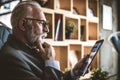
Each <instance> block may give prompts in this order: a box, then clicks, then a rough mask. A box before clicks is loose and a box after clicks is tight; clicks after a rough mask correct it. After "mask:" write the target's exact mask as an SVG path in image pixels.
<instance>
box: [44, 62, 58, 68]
mask: <svg viewBox="0 0 120 80" xmlns="http://www.w3.org/2000/svg"><path fill="white" fill-rule="evenodd" d="M45 66H50V67H53V68H55V69H57V70H60V64H59V61H57V60H46V61H45Z"/></svg>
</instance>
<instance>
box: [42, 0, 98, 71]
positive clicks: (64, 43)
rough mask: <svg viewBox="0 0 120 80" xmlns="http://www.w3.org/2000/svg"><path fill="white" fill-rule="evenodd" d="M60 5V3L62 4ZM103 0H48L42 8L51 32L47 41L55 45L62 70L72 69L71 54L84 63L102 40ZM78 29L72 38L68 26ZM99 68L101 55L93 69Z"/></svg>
mask: <svg viewBox="0 0 120 80" xmlns="http://www.w3.org/2000/svg"><path fill="white" fill-rule="evenodd" d="M58 3H59V4H58ZM98 4H99V1H98V0H65V1H63V0H48V3H47V5H46V6H45V7H44V8H42V9H43V11H44V13H45V16H46V18H47V21H48V22H49V29H50V33H49V35H48V37H47V38H46V39H45V41H47V42H49V43H50V44H52V46H53V47H54V48H55V51H56V59H57V60H59V61H60V65H61V66H60V67H61V70H62V71H63V72H64V71H65V69H66V68H72V67H73V65H74V64H73V65H72V64H71V63H72V62H71V61H70V58H71V55H73V56H74V57H75V56H76V58H74V59H75V61H76V62H77V61H78V60H81V59H82V58H83V57H84V56H85V55H87V54H88V53H89V52H90V49H91V48H92V46H93V45H94V43H95V41H96V40H98V39H99V5H98ZM68 22H69V23H71V24H73V25H74V27H75V31H73V32H72V33H71V37H69V38H68V36H67V34H66V32H67V30H66V26H67V23H68ZM98 66H99V55H97V57H96V58H95V59H94V62H93V63H92V66H91V69H93V68H97V67H98Z"/></svg>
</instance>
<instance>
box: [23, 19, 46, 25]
mask: <svg viewBox="0 0 120 80" xmlns="http://www.w3.org/2000/svg"><path fill="white" fill-rule="evenodd" d="M24 19H26V20H35V21H40V23H41V24H42V26H43V27H46V26H48V23H47V22H46V21H45V20H40V19H36V18H28V17H26V18H24Z"/></svg>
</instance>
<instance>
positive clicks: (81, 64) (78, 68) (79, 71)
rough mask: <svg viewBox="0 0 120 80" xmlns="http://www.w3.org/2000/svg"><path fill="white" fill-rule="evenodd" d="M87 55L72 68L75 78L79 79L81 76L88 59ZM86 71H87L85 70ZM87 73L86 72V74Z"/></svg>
mask: <svg viewBox="0 0 120 80" xmlns="http://www.w3.org/2000/svg"><path fill="white" fill-rule="evenodd" d="M88 57H89V55H87V56H86V57H85V58H83V59H82V60H80V61H79V62H78V63H77V64H76V65H75V66H74V68H73V74H74V76H76V77H79V76H81V75H82V74H83V72H82V71H83V69H85V67H86V65H87V59H88ZM87 71H88V70H87ZM86 73H87V72H86Z"/></svg>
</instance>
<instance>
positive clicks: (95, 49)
mask: <svg viewBox="0 0 120 80" xmlns="http://www.w3.org/2000/svg"><path fill="white" fill-rule="evenodd" d="M103 42H104V40H103V39H102V40H98V41H96V43H95V44H94V46H93V47H92V49H91V51H90V53H89V57H88V58H87V59H86V61H85V63H87V64H85V66H84V67H83V69H82V76H84V75H85V74H86V72H87V70H88V68H89V67H90V65H91V63H92V61H93V59H94V57H95V56H96V54H97V52H98V50H99V49H100V47H101V45H102V44H103ZM80 72H81V71H80Z"/></svg>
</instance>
